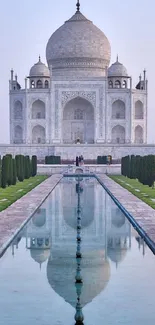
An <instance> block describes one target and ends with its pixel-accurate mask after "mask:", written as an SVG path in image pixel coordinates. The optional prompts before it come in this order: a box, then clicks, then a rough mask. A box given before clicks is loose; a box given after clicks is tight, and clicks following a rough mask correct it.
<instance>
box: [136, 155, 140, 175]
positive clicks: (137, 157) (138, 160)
mask: <svg viewBox="0 0 155 325" xmlns="http://www.w3.org/2000/svg"><path fill="white" fill-rule="evenodd" d="M139 174H140V156H139V155H137V156H136V157H135V178H137V179H139Z"/></svg>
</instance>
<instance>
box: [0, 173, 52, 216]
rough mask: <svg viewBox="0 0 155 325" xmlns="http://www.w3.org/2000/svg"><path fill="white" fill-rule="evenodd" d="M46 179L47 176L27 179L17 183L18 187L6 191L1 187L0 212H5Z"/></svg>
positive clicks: (12, 186) (11, 187)
mask: <svg viewBox="0 0 155 325" xmlns="http://www.w3.org/2000/svg"><path fill="white" fill-rule="evenodd" d="M46 178H47V176H42V175H39V176H35V177H30V178H29V179H25V180H24V181H23V182H17V184H16V185H11V186H8V187H6V188H4V189H3V188H1V187H0V211H2V210H5V209H6V208H7V207H8V206H9V205H11V204H12V203H13V202H15V201H17V200H18V199H20V198H21V197H22V196H24V195H25V194H26V193H28V192H30V191H31V190H32V189H33V188H34V187H36V186H37V185H39V184H40V183H42V182H43V181H44V180H45V179H46Z"/></svg>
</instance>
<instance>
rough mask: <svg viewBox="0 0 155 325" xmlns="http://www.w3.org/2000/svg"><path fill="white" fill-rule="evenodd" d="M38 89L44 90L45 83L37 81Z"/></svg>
mask: <svg viewBox="0 0 155 325" xmlns="http://www.w3.org/2000/svg"><path fill="white" fill-rule="evenodd" d="M37 88H39V89H41V88H43V83H42V81H41V80H40V79H39V80H37Z"/></svg>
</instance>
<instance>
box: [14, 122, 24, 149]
mask: <svg viewBox="0 0 155 325" xmlns="http://www.w3.org/2000/svg"><path fill="white" fill-rule="evenodd" d="M14 143H19V144H20V143H23V129H22V127H21V126H20V125H16V126H15V129H14Z"/></svg>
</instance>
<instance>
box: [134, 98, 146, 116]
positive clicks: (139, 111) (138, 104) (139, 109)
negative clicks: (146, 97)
mask: <svg viewBox="0 0 155 325" xmlns="http://www.w3.org/2000/svg"><path fill="white" fill-rule="evenodd" d="M143 118H144V110H143V103H142V102H141V101H140V100H137V102H136V103H135V120H142V119H143Z"/></svg>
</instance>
